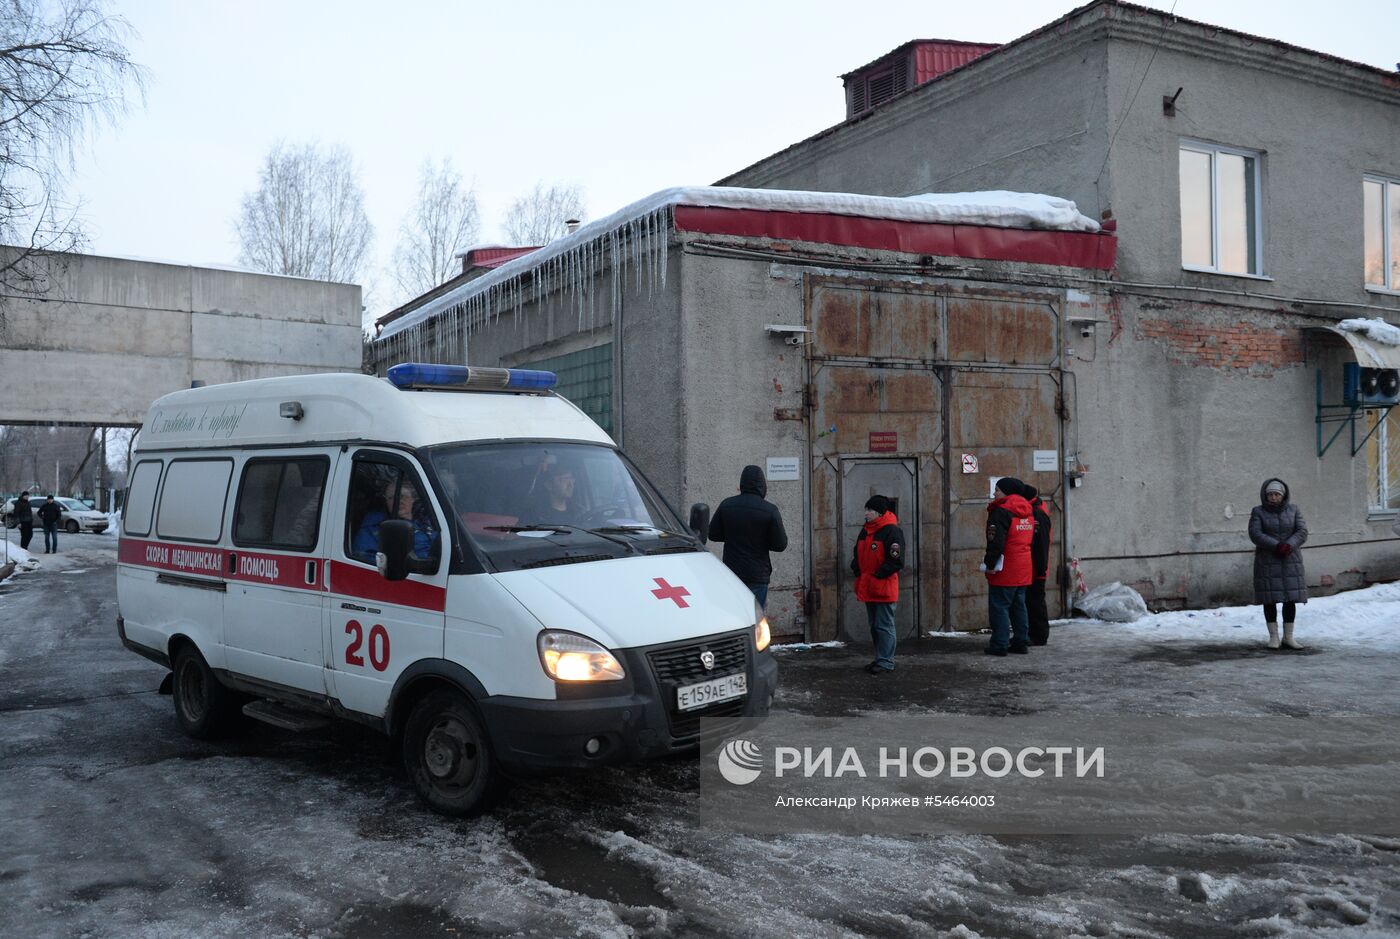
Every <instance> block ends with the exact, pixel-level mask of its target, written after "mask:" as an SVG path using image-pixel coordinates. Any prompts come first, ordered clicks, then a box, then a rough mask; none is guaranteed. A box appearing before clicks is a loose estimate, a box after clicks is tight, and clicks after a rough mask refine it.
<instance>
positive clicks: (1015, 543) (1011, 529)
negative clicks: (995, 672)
mask: <svg viewBox="0 0 1400 939" xmlns="http://www.w3.org/2000/svg"><path fill="white" fill-rule="evenodd" d="M1024 489H1025V483H1023V482H1021V481H1020V480H1019V479H1017V478H1015V477H1014V476H1003V477H1002V478H1001V479H998V480H997V484H996V498H995V499H993V500H992V503H991V505H988V506H987V551H986V554H984V555H983V557H982V564H981V570H982V571H984V572H986V575H987V612H988V619H989V620H990V625H991V627H992V641H991V642H990V643H989V644H988V646H987V649H986V652H987V654H988V655H1006V653H1007V652H1015V653H1026V652H1029V651H1030V644H1031V643H1030V631H1029V624H1028V622H1027V613H1026V588H1027V587H1029V586H1030V584H1031V581H1032V580H1033V579H1034V577H1033V575H1032V567H1031V541H1032V539H1033V538H1034V536H1035V520H1034V518H1033V517H1032V511H1031V504H1030V503H1029V502H1027V501H1026V498H1025V496H1023V495H1021V493H1022V491H1023V490H1024Z"/></svg>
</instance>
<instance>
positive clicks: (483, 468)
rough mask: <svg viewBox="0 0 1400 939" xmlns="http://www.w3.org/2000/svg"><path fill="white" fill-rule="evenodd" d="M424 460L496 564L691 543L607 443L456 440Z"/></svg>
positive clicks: (693, 546) (505, 566) (523, 564)
mask: <svg viewBox="0 0 1400 939" xmlns="http://www.w3.org/2000/svg"><path fill="white" fill-rule="evenodd" d="M430 459H431V461H432V464H433V470H434V471H435V472H436V474H437V478H438V481H439V482H440V483H441V484H442V488H443V491H444V493H445V494H446V496H447V499H448V502H449V503H451V505H452V511H453V512H454V513H456V515H457V518H458V519H459V520H460V521H461V523H462V526H463V527H464V528H465V529H466V532H467V535H468V537H470V538H471V539H472V541H473V542H474V543H475V544H476V546H477V548H479V549H480V550H481V551H482V553H484V554H486V555H487V556H488V557H490V558H491V561H492V563H493V564H494V565H495V566H496V567H497V568H498V569H502V570H516V569H521V568H530V567H544V566H549V565H554V564H568V563H581V562H584V561H592V560H606V559H609V558H617V557H627V556H630V555H638V554H655V553H661V552H668V553H669V552H670V551H691V550H701V547H700V545H699V543H698V542H697V541H696V540H695V539H694V538H693V537H692V535H691V534H690V532H689V531H688V530H687V529H686V528H685V527H684V526H683V525H682V524H681V522H680V520H679V519H677V518H676V517H675V514H674V513H673V512H672V511H671V510H670V509H669V508H668V507H667V506H666V504H665V503H664V502H663V501H662V500H661V499H660V497H658V496H657V495H656V493H655V491H654V490H653V489H652V488H651V486H649V485H648V484H647V482H646V481H645V480H644V479H643V478H642V477H641V475H640V474H639V473H637V472H636V470H635V469H633V468H632V466H631V465H630V464H629V463H628V462H627V460H626V459H625V458H624V457H623V456H622V455H621V454H620V453H619V452H618V451H616V450H614V449H612V448H611V447H604V446H597V445H591V444H571V443H530V442H520V443H493V444H463V445H460V446H446V447H438V448H436V449H434V450H433V451H432V452H431V455H430Z"/></svg>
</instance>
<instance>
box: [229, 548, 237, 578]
mask: <svg viewBox="0 0 1400 939" xmlns="http://www.w3.org/2000/svg"><path fill="white" fill-rule="evenodd" d="M228 572H229V573H230V574H237V573H238V554H237V552H235V551H230V552H229V553H228Z"/></svg>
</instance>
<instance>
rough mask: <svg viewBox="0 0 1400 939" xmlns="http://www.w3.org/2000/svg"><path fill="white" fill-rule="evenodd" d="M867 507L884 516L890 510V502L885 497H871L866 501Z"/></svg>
mask: <svg viewBox="0 0 1400 939" xmlns="http://www.w3.org/2000/svg"><path fill="white" fill-rule="evenodd" d="M865 507H866V508H867V509H869V510H870V511H872V512H879V513H880V514H881V515H884V514H885V513H886V512H888V511H889V510H890V500H889V499H886V498H885V497H884V496H871V497H870V498H869V499H866V500H865Z"/></svg>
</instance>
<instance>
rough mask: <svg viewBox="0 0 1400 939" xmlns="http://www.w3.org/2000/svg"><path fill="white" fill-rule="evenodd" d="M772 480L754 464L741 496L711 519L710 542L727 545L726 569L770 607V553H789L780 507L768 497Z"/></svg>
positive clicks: (743, 476) (746, 471)
mask: <svg viewBox="0 0 1400 939" xmlns="http://www.w3.org/2000/svg"><path fill="white" fill-rule="evenodd" d="M766 495H768V480H767V478H766V477H764V475H763V470H762V469H760V468H758V467H757V466H754V465H752V464H750V465H749V466H746V467H744V468H743V470H742V471H741V472H740V473H739V494H738V495H737V496H730V497H729V498H728V499H725V500H724V501H723V502H721V503H720V504H719V508H717V509H715V514H714V515H713V516H712V517H711V518H710V531H709V538H710V540H711V541H718V542H721V543H722V544H723V545H724V566H725V567H727V568H729V569H730V570H731V571H733V572H734V576H735V577H737V578H739V579H740V580H742V581H743V582H744V586H745V587H748V588H749V589H750V590H751V591H753V595H754V599H755V600H757V601H758V605H759V606H762V607H767V605H768V583H769V581H771V580H772V579H773V561H772V559H771V558H770V557H769V556H768V555H769V552H770V551H778V552H782V551H785V550H787V545H788V536H787V531H786V530H785V529H784V528H783V516H782V513H781V512H779V511H778V507H777V506H776V505H774V504H773V503H771V502H769V501H768V500H767V499H765V498H764V497H765V496H766Z"/></svg>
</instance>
